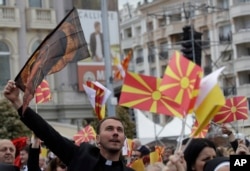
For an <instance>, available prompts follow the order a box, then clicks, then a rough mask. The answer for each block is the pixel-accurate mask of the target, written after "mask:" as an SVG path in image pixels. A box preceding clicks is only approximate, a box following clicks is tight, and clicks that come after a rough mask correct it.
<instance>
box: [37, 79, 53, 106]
mask: <svg viewBox="0 0 250 171" xmlns="http://www.w3.org/2000/svg"><path fill="white" fill-rule="evenodd" d="M35 97H36V104H39V103H45V102H48V101H50V100H51V92H50V88H49V83H48V82H47V81H46V80H43V81H42V82H41V84H40V85H39V86H38V87H37V89H36V92H35Z"/></svg>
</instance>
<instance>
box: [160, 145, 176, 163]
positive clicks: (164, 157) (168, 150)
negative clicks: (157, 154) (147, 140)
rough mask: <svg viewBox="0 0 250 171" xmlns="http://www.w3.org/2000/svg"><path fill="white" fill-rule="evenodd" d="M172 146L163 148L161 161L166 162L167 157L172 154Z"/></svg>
mask: <svg viewBox="0 0 250 171" xmlns="http://www.w3.org/2000/svg"><path fill="white" fill-rule="evenodd" d="M174 151H175V149H174V147H171V146H168V147H166V148H165V150H164V152H163V155H162V160H163V163H164V164H166V163H167V162H168V160H169V157H170V156H171V155H173V154H174Z"/></svg>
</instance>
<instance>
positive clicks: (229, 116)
mask: <svg viewBox="0 0 250 171" xmlns="http://www.w3.org/2000/svg"><path fill="white" fill-rule="evenodd" d="M241 119H243V120H246V119H248V105H247V98H246V97H245V96H236V97H231V98H228V99H227V100H226V104H225V106H223V107H221V109H220V111H219V112H218V113H217V114H216V115H215V117H214V119H213V121H214V122H216V123H228V122H233V121H236V120H241Z"/></svg>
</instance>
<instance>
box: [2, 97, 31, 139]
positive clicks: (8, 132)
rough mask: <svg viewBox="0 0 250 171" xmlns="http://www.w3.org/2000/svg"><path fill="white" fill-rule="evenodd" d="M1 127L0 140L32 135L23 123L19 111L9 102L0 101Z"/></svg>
mask: <svg viewBox="0 0 250 171" xmlns="http://www.w3.org/2000/svg"><path fill="white" fill-rule="evenodd" d="M0 125H1V126H0V139H1V138H7V139H14V138H18V137H22V136H30V135H31V131H30V130H29V129H28V128H27V127H26V126H25V125H24V124H23V123H22V122H21V120H20V119H19V115H18V113H17V111H16V110H15V109H14V108H13V107H12V105H11V104H10V103H9V102H8V101H7V100H0Z"/></svg>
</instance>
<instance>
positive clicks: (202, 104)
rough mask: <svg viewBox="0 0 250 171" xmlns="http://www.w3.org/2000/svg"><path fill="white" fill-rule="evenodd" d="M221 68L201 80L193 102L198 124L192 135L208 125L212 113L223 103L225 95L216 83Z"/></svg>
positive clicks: (212, 115) (195, 134)
mask: <svg viewBox="0 0 250 171" xmlns="http://www.w3.org/2000/svg"><path fill="white" fill-rule="evenodd" d="M223 69H224V67H223V68H220V69H218V70H216V71H214V72H212V73H211V74H209V75H207V76H206V77H204V78H203V79H202V80H201V85H200V93H199V96H198V98H197V100H196V103H195V110H194V111H195V117H196V120H197V122H198V124H199V126H198V128H197V130H196V131H195V132H194V136H197V135H198V134H199V133H200V132H201V131H202V129H203V128H204V127H205V126H207V125H208V123H209V122H210V121H211V120H212V119H213V117H214V115H215V114H216V113H217V112H218V111H219V110H220V108H221V107H222V106H223V105H224V104H225V97H224V94H223V92H222V90H221V88H220V87H219V85H218V80H217V79H218V77H219V75H220V73H221V72H222V70H223Z"/></svg>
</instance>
